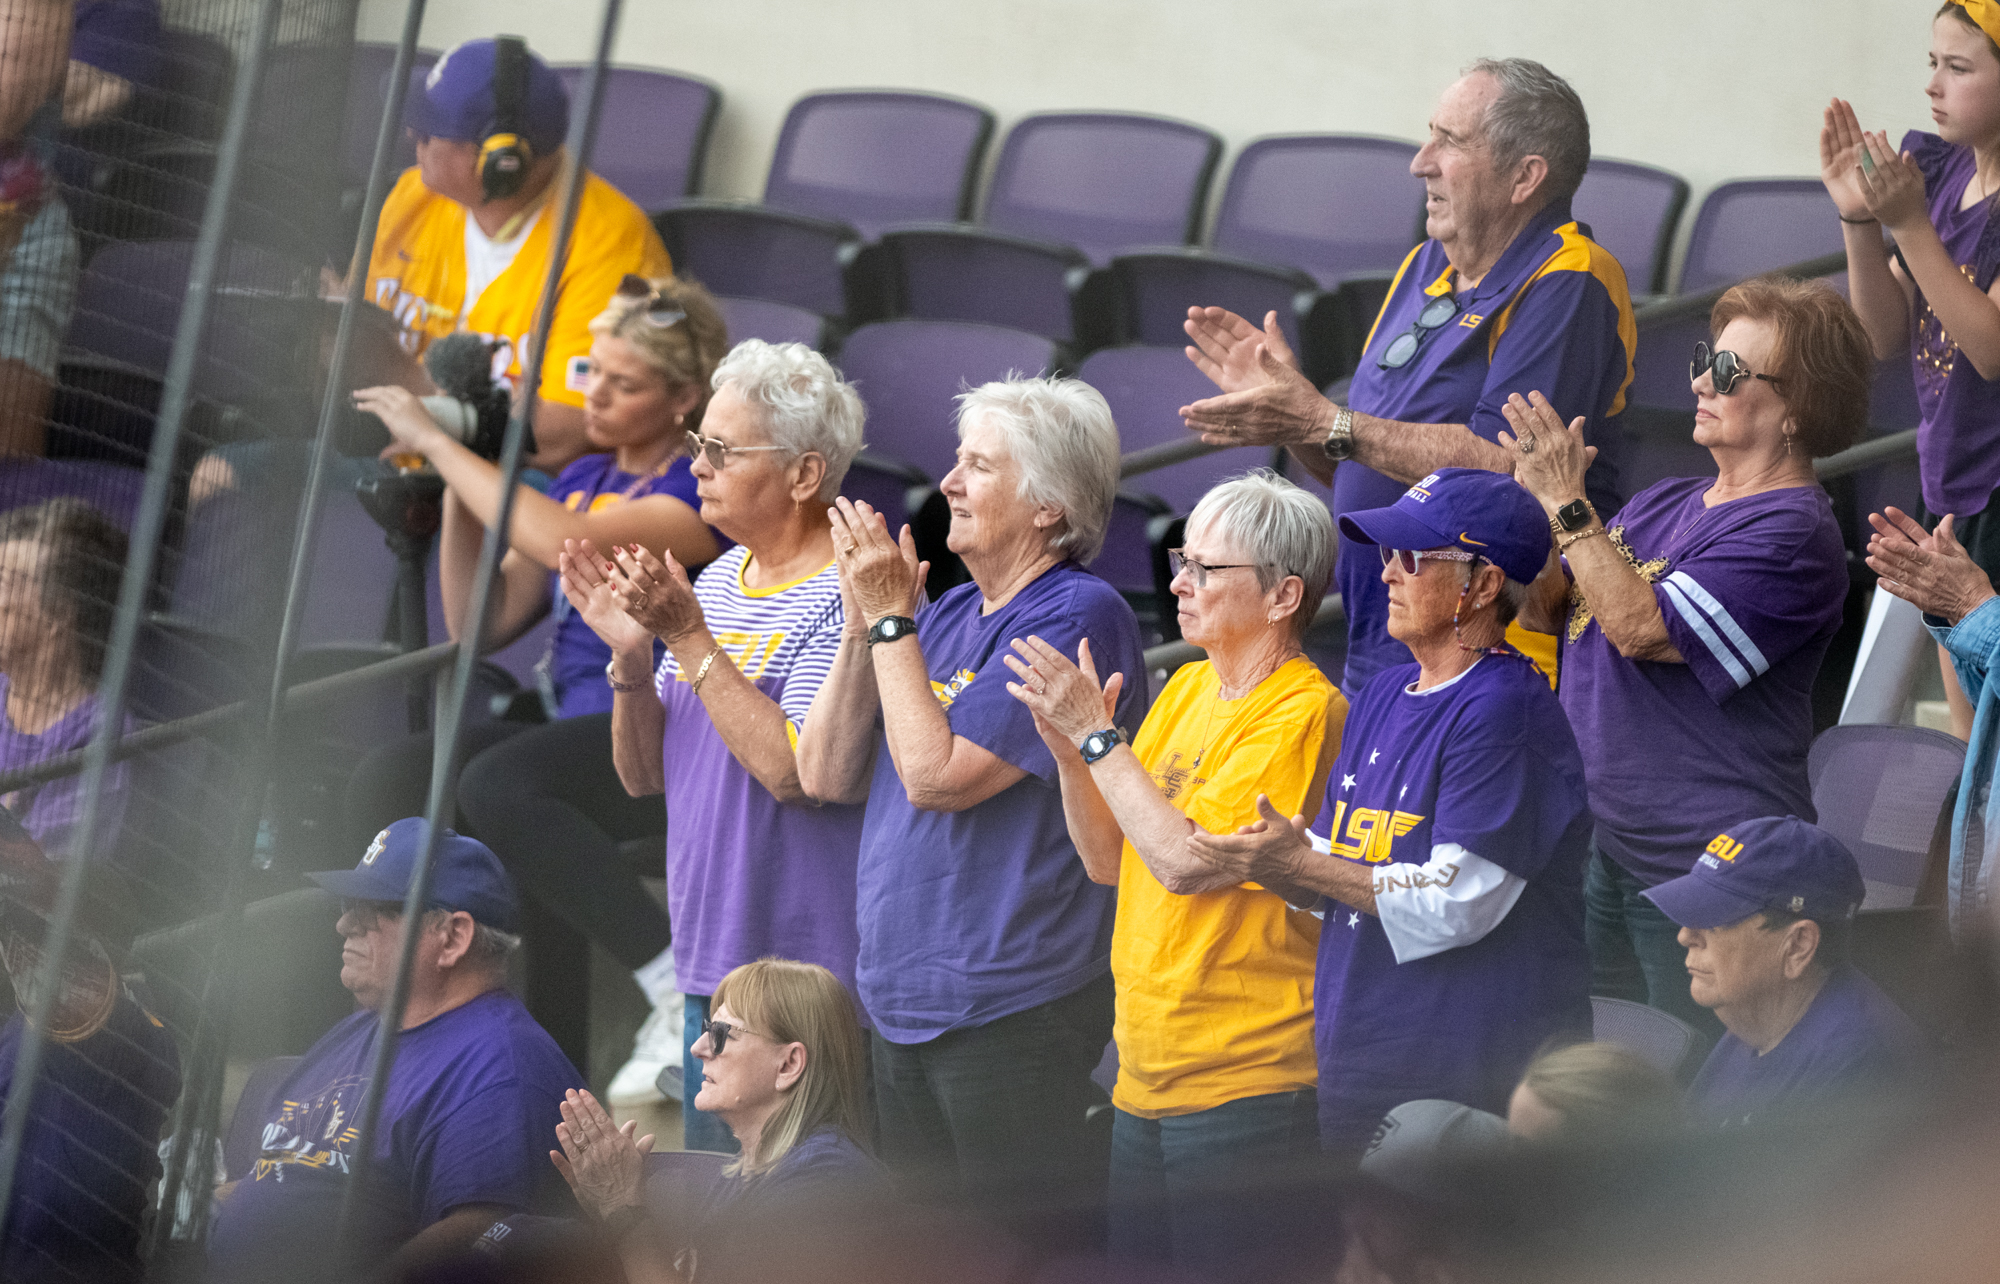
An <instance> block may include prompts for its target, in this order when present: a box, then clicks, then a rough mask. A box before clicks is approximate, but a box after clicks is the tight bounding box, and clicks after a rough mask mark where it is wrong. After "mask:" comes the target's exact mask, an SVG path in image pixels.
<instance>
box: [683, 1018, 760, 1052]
mask: <svg viewBox="0 0 2000 1284" xmlns="http://www.w3.org/2000/svg"><path fill="white" fill-rule="evenodd" d="M701 1032H702V1033H703V1034H705V1035H707V1036H708V1038H709V1049H710V1050H711V1051H712V1052H713V1053H714V1054H715V1055H716V1056H718V1057H719V1056H721V1055H722V1050H723V1049H724V1048H726V1047H728V1046H729V1040H730V1039H731V1038H733V1037H735V1036H736V1035H739V1034H756V1035H757V1037H758V1038H760V1039H770V1038H771V1036H770V1035H768V1034H757V1031H755V1030H752V1029H748V1028H747V1027H744V1026H740V1025H734V1024H731V1023H730V1022H728V1021H714V1020H710V1019H709V1018H707V1017H703V1018H702V1022H701ZM771 1041H772V1042H773V1043H776V1042H777V1040H776V1039H771Z"/></svg>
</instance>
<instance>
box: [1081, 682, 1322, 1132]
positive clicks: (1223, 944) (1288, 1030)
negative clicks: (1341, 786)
mask: <svg viewBox="0 0 2000 1284" xmlns="http://www.w3.org/2000/svg"><path fill="white" fill-rule="evenodd" d="M1220 697H1221V685H1220V682H1219V681H1218V679H1217V678H1216V675H1215V668H1214V666H1213V665H1211V664H1210V663H1209V662H1208V661H1206V660H1202V661H1199V662H1196V663H1193V664H1184V665H1182V666H1181V667H1180V668H1179V669H1178V670H1176V671H1175V673H1174V676H1173V677H1172V678H1171V679H1169V680H1168V682H1167V687H1166V690H1164V691H1162V692H1161V693H1160V697H1159V699H1157V700H1155V701H1154V702H1153V707H1152V710H1151V711H1150V712H1149V713H1147V715H1146V721H1145V723H1144V724H1143V725H1142V726H1141V727H1140V728H1139V734H1138V736H1137V737H1135V738H1134V740H1133V743H1132V751H1133V752H1134V753H1135V754H1137V755H1138V758H1139V761H1140V762H1141V763H1143V764H1144V765H1145V767H1146V770H1147V772H1149V773H1150V774H1151V775H1152V777H1153V783H1154V784H1156V785H1157V786H1159V789H1160V792H1161V793H1162V794H1163V795H1165V797H1166V799H1167V801H1168V802H1170V803H1172V804H1173V805H1174V806H1175V807H1177V808H1179V809H1180V810H1181V811H1182V812H1183V813H1184V814H1185V815H1186V816H1187V818H1188V819H1189V820H1191V821H1193V822H1194V823H1195V824H1197V825H1200V826H1201V827H1202V828H1203V829H1206V830H1208V831H1209V832H1210V833H1213V834H1229V833H1234V832H1235V831H1236V829H1237V827H1238V826H1241V825H1247V824H1250V823H1252V822H1253V821H1255V820H1256V819H1257V795H1258V794H1266V795H1268V796H1269V797H1270V799H1271V804H1272V805H1273V806H1274V807H1276V808H1277V809H1278V810H1279V811H1280V812H1283V813H1284V814H1285V815H1287V816H1291V815H1295V814H1297V813H1299V812H1304V813H1306V814H1307V815H1311V814H1313V813H1315V812H1317V811H1318V810H1319V804H1320V795H1321V794H1323V793H1325V792H1326V777H1327V772H1328V771H1329V770H1330V769H1331V768H1332V766H1333V760H1334V757H1335V755H1336V754H1338V753H1339V751H1340V729H1341V726H1342V724H1343V723H1345V722H1346V720H1347V701H1346V700H1345V699H1344V698H1343V697H1342V696H1341V694H1340V691H1339V689H1338V688H1336V687H1335V686H1334V685H1333V683H1331V682H1329V681H1327V679H1326V677H1325V675H1324V674H1322V673H1321V672H1320V671H1319V669H1318V668H1317V667H1315V666H1314V664H1313V662H1312V661H1311V660H1308V659H1306V658H1305V657H1304V656H1300V657H1298V658H1296V659H1293V660H1290V661H1288V662H1286V663H1285V664H1283V665H1280V666H1279V668H1278V670H1277V672H1275V673H1273V674H1272V675H1271V676H1270V677H1268V678H1265V679H1264V680H1263V681H1262V682H1261V683H1259V684H1258V685H1257V688H1256V689H1255V690H1253V691H1251V692H1250V693H1249V694H1248V695H1246V696H1244V697H1242V698H1241V699H1237V700H1223V699H1221V698H1220ZM1319 930H1320V923H1319V920H1318V919H1317V918H1315V917H1313V915H1312V914H1311V913H1309V912H1307V911H1305V910H1296V909H1293V908H1292V907H1291V906H1289V905H1287V904H1286V903H1285V902H1284V900H1283V899H1282V898H1280V897H1278V896H1274V895H1272V894H1271V893H1270V892H1267V891H1264V890H1263V889H1262V888H1260V887H1258V886H1257V885H1256V884H1254V883H1245V884H1242V885H1240V886H1237V887H1229V888H1224V889H1222V890H1220V891H1214V892H1204V893H1201V894H1199V895H1195V896H1177V895H1175V894H1174V893H1172V892H1169V891H1168V890H1167V889H1166V888H1165V887H1163V886H1161V884H1160V881H1159V880H1158V879H1157V878H1155V877H1154V876H1153V872H1152V871H1151V870H1150V869H1148V868H1147V867H1146V863H1145V861H1143V860H1141V859H1140V857H1139V854H1138V853H1137V852H1135V851H1134V850H1133V849H1132V844H1130V843H1126V844H1125V852H1124V856H1123V858H1122V863H1121V864H1120V866H1119V870H1118V920H1117V925H1116V926H1115V927H1114V928H1113V930H1112V935H1111V974H1112V977H1113V978H1114V980H1115V981H1116V983H1117V992H1118V1009H1117V1021H1116V1025H1115V1026H1114V1028H1113V1037H1114V1039H1115V1040H1116V1041H1117V1044H1118V1083H1117V1086H1116V1087H1115V1088H1114V1089H1113V1091H1112V1094H1111V1100H1112V1102H1113V1104H1115V1105H1116V1106H1117V1107H1118V1108H1119V1109H1120V1110H1124V1111H1126V1112H1128V1113H1130V1114H1134V1115H1138V1116H1141V1117H1142V1118H1147V1119H1158V1118H1161V1117H1163V1116H1167V1115H1185V1114H1192V1113H1194V1112H1195V1111H1197V1110H1208V1109H1211V1108H1213V1107H1215V1106H1220V1105H1223V1104H1225V1103H1227V1102H1231V1101H1239V1100H1241V1099H1243V1098H1245V1097H1256V1096H1263V1095H1265V1094H1268V1093H1274V1092H1291V1091H1296V1090H1298V1089H1301V1088H1311V1087H1313V1086H1315V1085H1316V1084H1317V1083H1318V1082H1319V1071H1318V1066H1317V1062H1316V1060H1315V1057H1314V1054H1313V968H1314V965H1315V963H1316V961H1317V958H1318V952H1319Z"/></svg>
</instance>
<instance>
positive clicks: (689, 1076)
mask: <svg viewBox="0 0 2000 1284" xmlns="http://www.w3.org/2000/svg"><path fill="white" fill-rule="evenodd" d="M709 997H710V996H708V995H706V994H690V995H688V996H687V1020H686V1022H685V1023H684V1024H683V1027H682V1029H681V1148H682V1149H684V1150H719V1151H721V1152H722V1153H723V1154H725V1155H733V1154H735V1153H736V1152H737V1151H738V1150H740V1149H741V1147H739V1146H738V1145H737V1144H736V1134H735V1133H733V1132H731V1131H729V1125H728V1124H725V1123H723V1122H722V1120H721V1119H719V1118H717V1117H716V1116H715V1115H712V1114H710V1113H708V1112H707V1111H706V1110H696V1109H695V1108H694V1099H695V1097H696V1095H697V1094H699V1093H700V1092H701V1059H700V1058H699V1057H697V1056H695V1054H694V1043H695V1040H696V1039H699V1038H701V1023H702V1022H704V1021H706V1020H708V1001H709Z"/></svg>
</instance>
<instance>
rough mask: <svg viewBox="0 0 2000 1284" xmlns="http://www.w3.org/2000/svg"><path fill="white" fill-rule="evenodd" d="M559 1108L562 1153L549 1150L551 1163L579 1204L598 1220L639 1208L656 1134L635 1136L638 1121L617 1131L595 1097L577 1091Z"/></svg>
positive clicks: (559, 1139) (558, 1137) (565, 1095)
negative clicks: (574, 1193)
mask: <svg viewBox="0 0 2000 1284" xmlns="http://www.w3.org/2000/svg"><path fill="white" fill-rule="evenodd" d="M559 1108H560V1109H561V1111H562V1117H563V1121H562V1122H561V1123H559V1124H557V1125H556V1141H557V1143H558V1144H560V1145H561V1146H562V1149H561V1150H551V1151H550V1152H549V1162H550V1163H552V1164H554V1165H555V1166H556V1171H557V1172H559V1173H561V1174H562V1175H563V1180H564V1181H566V1182H568V1183H569V1188H570V1189H571V1190H573V1191H575V1192H576V1202H577V1203H579V1204H581V1205H582V1206H583V1209H584V1211H585V1212H587V1213H589V1214H590V1215H591V1216H592V1217H596V1218H599V1219H602V1218H604V1217H605V1216H607V1215H609V1214H611V1213H613V1212H616V1211H617V1210H618V1209H620V1208H632V1207H637V1206H638V1205H639V1204H640V1203H641V1202H642V1200H641V1188H642V1185H643V1183H644V1179H645V1158H646V1155H647V1154H648V1153H650V1152H651V1151H652V1149H653V1137H652V1134H651V1133H648V1134H647V1135H646V1136H644V1137H636V1138H635V1137H634V1136H633V1134H634V1133H636V1132H638V1131H639V1124H638V1121H637V1120H629V1121H627V1122H626V1124H625V1126H624V1127H622V1128H621V1127H619V1126H618V1125H617V1124H616V1123H614V1122H613V1121H612V1118H611V1116H610V1115H609V1114H608V1113H606V1111H605V1109H604V1107H603V1106H600V1105H598V1104H597V1098H596V1097H593V1096H591V1095H590V1094H589V1093H588V1092H582V1091H578V1090H577V1089H574V1088H572V1089H570V1091H569V1092H568V1093H566V1094H564V1097H563V1101H562V1105H561V1106H560V1107H559Z"/></svg>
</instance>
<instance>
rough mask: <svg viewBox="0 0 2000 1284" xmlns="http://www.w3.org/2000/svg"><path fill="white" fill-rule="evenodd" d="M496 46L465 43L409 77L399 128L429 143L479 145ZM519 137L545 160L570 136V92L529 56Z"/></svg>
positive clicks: (489, 121)
mask: <svg viewBox="0 0 2000 1284" xmlns="http://www.w3.org/2000/svg"><path fill="white" fill-rule="evenodd" d="M496 47H497V42H495V41H492V40H467V41H465V42H464V43H463V44H458V45H453V46H452V47H451V48H450V49H447V50H445V52H444V53H443V55H442V56H440V57H439V58H438V60H437V62H436V63H435V64H434V65H433V66H432V67H431V69H430V70H429V71H416V72H412V73H411V75H410V96H409V98H408V99H406V100H405V102H404V105H403V123H404V124H405V125H408V126H409V127H410V128H411V129H412V130H413V131H415V132H416V133H417V134H419V135H422V136H425V137H429V138H449V139H453V140H455V141H457V142H461V143H477V142H481V141H484V139H485V138H486V136H487V134H488V132H489V131H491V129H492V127H493V110H494V109H493V64H494V61H495V57H494V49H495V48H496ZM524 115H525V116H526V119H525V120H524V121H522V122H521V123H522V125H523V126H524V129H523V133H522V137H524V138H526V139H527V140H528V146H530V147H532V148H534V149H535V155H537V156H547V155H548V154H549V153H551V152H553V151H555V150H556V149H557V148H559V147H561V146H562V145H563V139H564V138H565V137H567V136H568V134H569V91H568V90H566V89H564V88H563V83H562V77H560V76H558V75H556V73H555V72H554V71H553V70H551V69H550V67H549V65H548V64H547V63H545V62H543V61H542V60H541V59H540V58H538V57H536V56H535V54H534V53H533V52H532V51H531V52H530V53H529V54H528V93H527V101H526V103H525V110H524Z"/></svg>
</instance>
